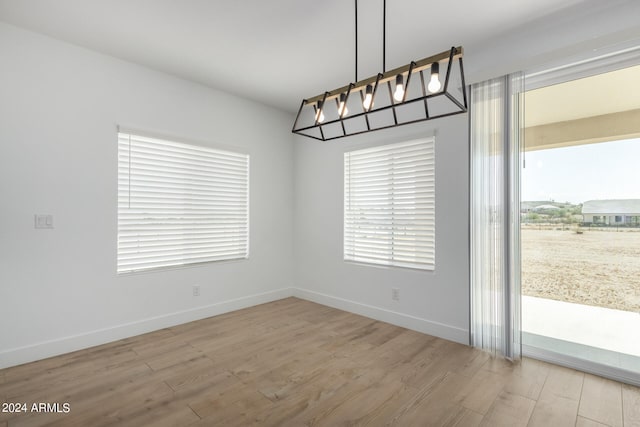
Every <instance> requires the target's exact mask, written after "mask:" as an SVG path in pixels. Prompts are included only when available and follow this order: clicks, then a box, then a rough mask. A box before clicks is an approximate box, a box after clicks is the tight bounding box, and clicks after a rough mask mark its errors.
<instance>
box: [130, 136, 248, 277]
mask: <svg viewBox="0 0 640 427" xmlns="http://www.w3.org/2000/svg"><path fill="white" fill-rule="evenodd" d="M248 249H249V156H248V155H246V154H241V153H233V152H230V151H221V150H214V149H211V148H205V147H199V146H194V145H187V144H182V143H177V142H172V141H165V140H160V139H155V138H149V137H144V136H139V135H131V134H128V133H118V273H125V272H133V271H141V270H149V269H154V268H161V267H175V266H182V265H187V264H195V263H203V262H210V261H220V260H229V259H238V258H247V256H248Z"/></svg>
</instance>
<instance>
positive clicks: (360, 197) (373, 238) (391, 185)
mask: <svg viewBox="0 0 640 427" xmlns="http://www.w3.org/2000/svg"><path fill="white" fill-rule="evenodd" d="M434 161H435V157H434V139H433V138H429V139H421V140H416V141H409V142H403V143H398V144H391V145H385V146H382V147H375V148H370V149H365V150H358V151H351V152H348V153H345V154H344V185H345V188H344V197H345V200H344V258H345V260H350V261H359V262H366V263H374V264H383V265H391V266H399V267H411V268H419V269H425V270H433V269H434V265H435V164H434Z"/></svg>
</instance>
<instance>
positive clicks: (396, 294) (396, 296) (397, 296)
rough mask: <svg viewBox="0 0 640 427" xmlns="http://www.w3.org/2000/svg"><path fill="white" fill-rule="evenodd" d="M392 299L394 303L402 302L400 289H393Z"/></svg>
mask: <svg viewBox="0 0 640 427" xmlns="http://www.w3.org/2000/svg"><path fill="white" fill-rule="evenodd" d="M391 299H392V300H394V301H400V289H398V288H392V289H391Z"/></svg>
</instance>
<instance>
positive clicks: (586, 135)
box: [520, 66, 640, 383]
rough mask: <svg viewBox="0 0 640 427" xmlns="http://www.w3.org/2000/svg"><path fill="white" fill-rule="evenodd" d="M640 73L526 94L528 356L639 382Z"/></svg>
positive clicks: (633, 70)
mask: <svg viewBox="0 0 640 427" xmlns="http://www.w3.org/2000/svg"><path fill="white" fill-rule="evenodd" d="M638 94H640V66H635V67H627V68H623V69H619V70H615V71H608V72H602V73H598V74H594V75H591V76H589V77H584V78H580V79H575V80H570V81H565V82H562V83H557V84H553V85H548V86H543V87H539V88H536V89H532V90H529V91H527V92H525V131H524V132H525V139H524V140H525V143H524V150H523V153H522V166H523V168H522V170H521V182H522V192H521V195H522V197H521V204H520V220H521V260H522V281H521V283H522V343H523V353H524V354H525V355H527V354H528V355H531V356H534V357H540V358H543V359H547V360H551V361H555V362H560V363H564V364H568V365H572V366H575V367H577V368H580V369H585V370H589V371H593V372H595V373H600V374H603V375H607V376H610V377H614V378H617V379H621V380H623V381H627V382H633V383H640V338H638V336H639V335H638V334H639V332H638V331H640V96H638Z"/></svg>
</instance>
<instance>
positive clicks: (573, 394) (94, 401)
mask: <svg viewBox="0 0 640 427" xmlns="http://www.w3.org/2000/svg"><path fill="white" fill-rule="evenodd" d="M616 393H617V394H618V396H619V397H618V398H616V397H615V396H616ZM0 398H2V399H5V400H6V399H9V398H11V399H15V400H17V401H26V402H33V401H36V402H61V403H63V402H68V403H70V404H71V412H70V413H69V414H44V413H31V414H7V413H4V414H3V413H0V427H13V426H27V427H29V426H44V425H53V426H65V427H67V426H87V425H91V426H107V425H118V426H122V425H124V426H129V425H130V426H138V425H153V426H187V425H193V426H211V425H223V426H225V427H227V426H236V425H237V426H260V427H262V426H278V427H279V426H318V425H322V426H325V425H326V426H334V425H372V426H378V425H395V426H420V427H422V426H425V425H429V426H458V427H464V426H468V427H477V426H479V425H485V426H501V425H508V426H519V425H523V426H524V425H528V426H531V427H535V426H550V425H551V426H563V425H571V426H573V425H578V426H597V425H610V426H614V425H620V422H621V420H623V421H624V423H625V426H629V425H631V426H633V425H636V426H640V392H639V391H638V389H637V388H635V387H630V386H620V384H618V383H615V382H612V381H607V380H602V379H600V378H597V377H593V376H589V375H587V376H586V377H585V375H584V374H583V373H581V372H578V371H574V370H571V369H566V368H561V367H558V366H554V365H550V364H546V363H543V362H538V361H535V360H531V359H526V358H525V359H523V360H522V361H521V362H520V363H516V364H513V363H510V362H506V361H503V360H500V359H497V358H492V357H491V356H490V355H489V354H488V353H486V352H483V351H479V350H477V349H473V348H470V347H468V346H464V345H461V344H458V343H454V342H450V341H446V340H442V339H439V338H435V337H432V336H428V335H424V334H421V333H418V332H415V331H410V330H407V329H403V328H400V327H396V326H393V325H390V324H387V323H384V322H380V321H377V320H373V319H369V318H366V317H363V316H359V315H355V314H351V313H347V312H344V311H340V310H337V309H334V308H331V307H326V306H322V305H318V304H315V303H312V302H309V301H303V300H299V299H296V298H286V299H283V300H280V301H275V302H272V303H267V304H262V305H259V306H255V307H250V308H247V309H242V310H238V311H235V312H229V313H224V314H221V315H219V316H215V317H210V318H207V319H202V320H200V321H197V322H191V323H187V324H184V325H178V326H175V327H171V328H166V329H162V330H159V331H155V332H151V333H148V334H144V335H140V336H137V337H131V338H127V339H124V340H120V341H116V342H113V343H109V344H105V345H101V346H97V347H93V348H89V349H85V350H80V351H76V352H73V353H69V354H65V355H61V356H58V357H53V358H49V359H46V360H42V361H38V362H34V363H30V364H25V365H21V366H16V367H12V368H8V369H3V370H0ZM581 399H582V400H581ZM579 409H580V414H578V410H579Z"/></svg>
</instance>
